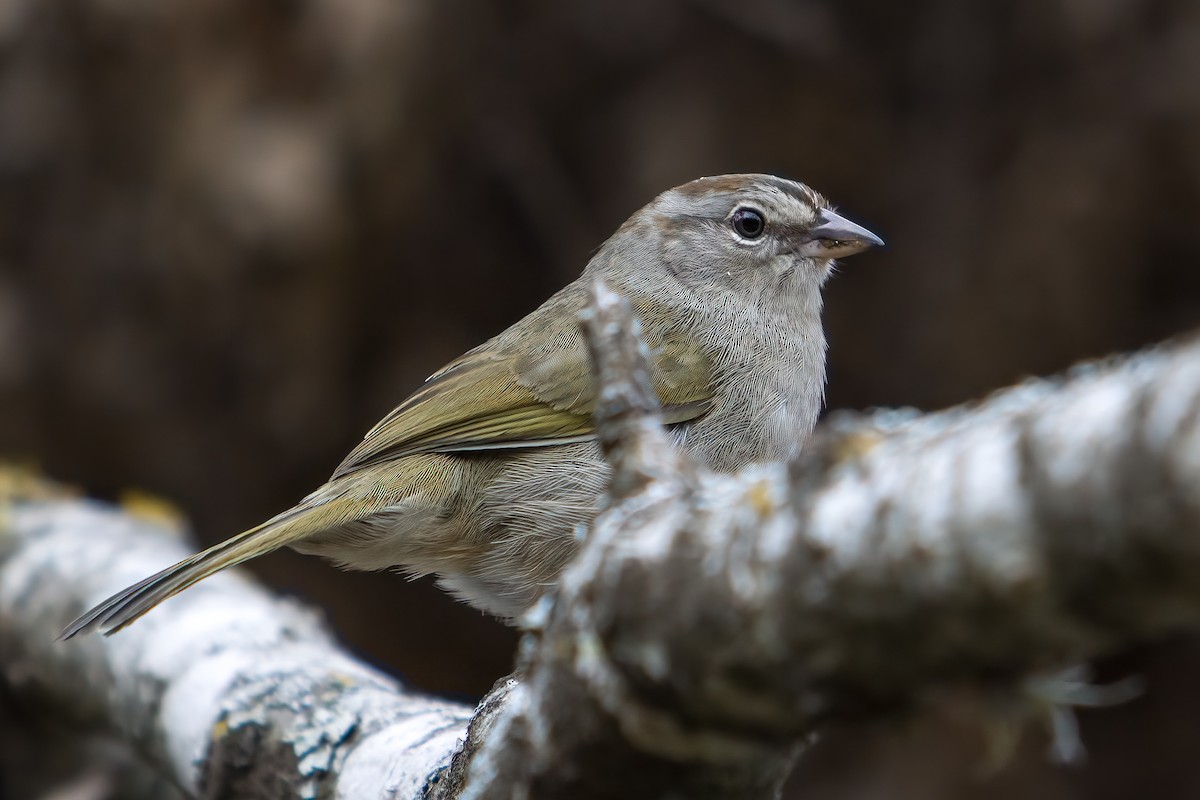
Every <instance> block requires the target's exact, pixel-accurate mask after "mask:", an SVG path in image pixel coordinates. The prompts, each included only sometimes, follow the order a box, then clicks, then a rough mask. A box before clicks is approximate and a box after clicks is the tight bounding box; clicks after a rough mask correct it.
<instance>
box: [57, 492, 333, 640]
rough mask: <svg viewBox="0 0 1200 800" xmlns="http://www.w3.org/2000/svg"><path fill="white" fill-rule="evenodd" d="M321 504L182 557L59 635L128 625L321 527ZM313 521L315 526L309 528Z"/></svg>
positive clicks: (110, 631)
mask: <svg viewBox="0 0 1200 800" xmlns="http://www.w3.org/2000/svg"><path fill="white" fill-rule="evenodd" d="M319 509H320V510H324V509H322V507H321V506H316V507H314V506H304V505H301V506H297V507H296V508H293V509H290V510H288V511H285V512H283V513H282V514H280V515H278V516H276V517H273V518H271V519H269V520H267V521H266V522H264V523H263V524H261V525H259V526H257V527H254V528H251V529H250V530H248V531H246V532H244V533H239V534H238V535H237V536H233V537H230V538H229V539H226V540H225V541H223V542H221V543H220V544H216V545H213V546H212V547H210V548H208V549H207V550H205V551H203V552H200V553H197V554H196V555H194V556H191V557H190V558H185V559H184V560H183V561H180V562H179V563H178V564H176V565H175V566H173V567H167V568H166V569H164V570H163V571H162V572H158V573H156V574H154V575H151V576H150V577H149V578H146V579H145V580H143V581H139V582H137V583H135V584H134V585H133V586H130V587H128V588H127V589H123V590H122V591H120V592H117V593H116V594H114V595H113V596H112V597H110V598H108V599H107V600H105V601H104V602H103V603H101V604H100V605H98V606H96V607H95V608H93V609H92V610H91V611H89V612H87V613H86V614H84V615H83V616H81V617H80V618H79V619H77V620H75V621H74V622H72V623H71V624H70V625H68V626H67V627H66V629H65V630H64V631H63V632H62V635H61V636H60V637H59V638H61V639H70V638H71V637H72V636H78V635H79V634H81V633H91V632H92V631H97V630H98V631H101V632H102V633H103V634H104V635H105V636H109V635H111V634H114V633H116V632H117V631H119V630H121V629H122V628H124V627H125V626H126V625H128V624H130V623H131V622H133V621H134V620H136V619H137V618H138V617H140V616H142V615H143V614H145V613H146V612H147V611H149V610H150V609H152V608H154V607H155V606H156V605H158V604H159V603H161V602H162V601H163V600H166V599H167V598H168V597H173V596H174V595H177V594H179V593H180V592H182V591H183V590H184V589H186V588H188V587H189V586H191V585H192V584H194V583H196V582H198V581H202V580H204V579H205V578H207V577H208V576H209V575H212V574H213V573H215V572H220V571H221V570H223V569H225V568H226V567H232V566H234V565H236V564H241V563H242V562H243V561H249V560H250V559H252V558H254V557H255V556H260V555H265V554H266V553H270V552H272V551H274V550H278V549H279V548H281V547H283V546H284V545H288V544H291V543H293V542H297V541H299V540H300V539H303V538H306V537H307V536H309V535H311V534H313V533H315V532H316V531H317V530H320V529H321V528H323V527H325V524H323V523H325V522H326V520H324V519H314V517H316V518H320V517H323V516H324V515H323V514H320V513H313V512H317V511H318V510H319ZM314 523H315V524H314Z"/></svg>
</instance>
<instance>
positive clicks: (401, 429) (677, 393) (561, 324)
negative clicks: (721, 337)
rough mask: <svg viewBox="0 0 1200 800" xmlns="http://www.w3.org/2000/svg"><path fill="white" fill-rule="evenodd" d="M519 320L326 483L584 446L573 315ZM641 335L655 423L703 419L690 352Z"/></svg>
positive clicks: (583, 385) (460, 362) (585, 407)
mask: <svg viewBox="0 0 1200 800" xmlns="http://www.w3.org/2000/svg"><path fill="white" fill-rule="evenodd" d="M637 305H641V304H637ZM539 311H541V310H540V309H539ZM527 319H528V320H531V321H532V323H533V324H532V326H526V335H525V336H523V337H516V336H513V335H511V334H509V333H508V332H506V333H505V334H501V335H500V336H498V337H496V338H495V339H493V340H491V341H490V342H488V343H486V344H484V345H482V346H481V347H478V348H476V349H475V350H472V351H470V352H468V353H466V354H465V355H463V356H461V357H460V358H458V359H456V360H454V361H452V362H450V363H449V364H448V365H446V366H445V367H444V368H442V369H441V370H439V371H438V372H436V373H434V374H433V375H432V376H431V377H430V378H429V379H428V380H427V381H426V382H425V383H424V385H422V386H421V388H420V389H418V390H417V391H416V392H414V393H413V394H412V395H411V396H410V397H409V398H408V399H407V400H405V401H404V402H403V403H401V404H400V405H399V406H397V407H396V408H395V410H393V411H392V412H391V413H390V414H388V415H387V416H386V417H384V419H383V420H381V421H380V422H379V424H377V425H376V426H375V427H374V428H372V429H371V430H370V432H368V433H367V435H366V437H365V438H364V439H363V441H362V442H361V443H360V444H359V445H358V446H357V447H355V448H354V450H353V451H351V453H350V455H348V456H346V459H345V460H344V461H343V462H342V463H341V464H340V465H339V466H338V468H337V470H336V471H335V472H334V474H333V478H339V477H341V476H343V475H346V474H347V473H350V472H354V471H355V470H358V469H362V468H363V467H366V466H370V465H373V464H379V463H382V462H385V461H390V460H392V459H396V458H401V457H403V456H407V455H411V454H413V453H423V452H442V453H445V452H456V451H472V450H495V449H505V448H519V447H544V446H547V445H555V444H565V443H568V442H577V441H584V440H587V439H591V438H593V436H594V435H595V431H594V428H593V425H592V410H593V408H594V407H595V390H594V388H593V386H592V373H591V366H590V364H589V359H588V352H587V344H586V342H585V341H584V338H583V334H582V332H581V331H580V330H579V325H578V324H577V322H576V320H577V316H576V314H574V313H570V312H569V311H568V312H565V313H564V311H563V310H562V309H559V310H558V311H557V312H556V313H555V312H549V313H544V314H540V315H539V313H538V312H534V314H533V315H530V317H529V318H527ZM531 328H532V329H531ZM644 335H645V339H646V342H647V345H648V346H649V347H650V352H651V359H650V360H651V365H650V366H651V369H650V372H651V380H652V382H653V384H654V388H655V390H656V391H657V393H658V396H659V399H660V402H661V404H662V416H663V421H664V422H667V423H677V422H685V421H687V420H690V419H695V418H697V417H699V416H701V415H703V414H705V413H706V412H707V411H708V410H709V409H710V408H711V406H712V401H713V391H712V367H711V364H710V362H709V360H708V359H707V357H705V355H704V354H703V353H702V352H701V350H700V347H699V345H698V344H697V343H696V342H695V340H694V339H693V338H691V337H690V336H687V335H684V334H681V333H677V332H672V331H665V332H662V331H655V330H653V329H652V328H647V329H646V330H645V334H644Z"/></svg>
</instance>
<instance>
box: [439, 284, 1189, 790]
mask: <svg viewBox="0 0 1200 800" xmlns="http://www.w3.org/2000/svg"><path fill="white" fill-rule="evenodd" d="M595 307H596V311H595V318H594V319H593V322H592V324H591V325H590V327H589V333H590V335H591V336H592V337H593V339H594V343H593V352H594V353H595V354H596V356H597V358H598V362H599V363H598V369H599V372H600V374H601V376H602V377H603V378H604V381H605V383H606V388H605V392H604V394H603V396H602V397H603V398H604V400H605V402H604V403H602V405H601V408H600V409H599V412H598V418H599V423H600V426H601V430H602V431H604V432H605V433H604V437H605V441H606V442H607V443H608V446H609V453H610V456H611V458H612V461H613V465H614V468H615V470H616V477H615V478H614V485H615V486H617V487H618V490H621V489H623V490H624V496H621V497H619V502H618V503H617V504H615V505H613V506H612V507H611V508H609V509H608V510H607V511H606V512H605V513H604V514H603V515H602V516H601V517H600V518H599V519H598V520H597V522H596V524H595V525H594V526H593V529H592V531H591V532H590V534H589V538H588V540H587V542H586V544H585V546H584V548H583V551H582V553H581V554H580V556H579V557H578V558H577V559H576V560H575V561H574V562H573V564H572V565H571V566H570V568H569V569H568V572H567V573H566V575H565V576H564V579H563V581H562V585H561V590H560V593H559V596H558V598H557V602H556V604H555V605H554V606H553V608H550V609H549V610H548V613H547V614H546V620H545V625H544V630H543V631H542V632H541V634H540V635H539V637H538V638H537V640H536V641H531V642H529V643H528V645H527V656H526V660H525V663H524V685H523V686H522V687H521V688H520V690H519V692H520V694H519V697H518V698H516V699H515V701H514V702H510V703H509V704H508V705H507V706H506V707H504V708H503V709H501V710H500V711H499V712H498V718H497V719H496V720H495V721H493V723H492V726H491V727H492V731H491V733H492V735H491V736H489V737H488V738H487V739H486V741H483V742H482V743H479V744H478V750H477V751H476V752H475V754H474V763H472V764H471V765H470V766H469V768H468V767H465V766H462V765H460V769H461V772H462V773H463V775H465V782H466V786H467V787H468V790H467V791H466V792H465V793H464V796H469V797H501V796H508V795H507V791H508V790H507V789H503V790H501V789H494V788H492V784H489V783H488V781H487V780H474V778H476V777H481V776H488V775H505V776H507V778H508V779H509V780H512V781H515V782H516V783H517V784H518V786H519V787H521V790H522V791H524V790H528V791H529V793H530V796H534V797H542V796H546V797H549V796H572V797H599V796H603V795H604V794H605V793H606V792H608V793H611V792H612V790H613V786H614V785H615V783H616V782H622V781H623V782H625V790H624V791H623V792H622V796H624V797H662V796H666V795H667V794H668V792H666V791H664V786H665V785H666V784H668V783H670V782H671V781H677V782H678V783H677V784H676V788H677V787H678V786H679V785H684V786H686V787H687V791H685V792H684V793H685V794H687V795H688V796H711V797H718V796H720V797H732V796H739V797H766V796H770V795H771V794H772V792H773V781H774V780H775V779H777V778H778V777H779V776H781V775H782V774H783V771H784V770H785V769H786V764H787V760H788V756H789V755H790V754H791V753H792V752H794V749H795V747H796V743H797V742H800V741H802V740H803V738H804V737H805V736H806V735H808V734H810V733H812V732H814V731H816V730H817V729H818V727H819V725H820V724H821V723H822V722H824V721H826V720H830V719H832V718H843V719H844V718H849V717H855V716H859V715H863V714H879V713H885V712H890V711H894V710H895V709H897V708H902V707H905V706H908V705H911V704H913V703H914V702H916V701H918V700H919V699H920V698H921V697H922V695H923V694H924V693H925V692H926V691H927V690H928V689H930V688H931V687H934V686H936V685H941V684H946V683H951V682H963V683H971V684H975V685H978V684H979V683H981V682H982V683H985V684H992V683H995V682H996V681H997V680H998V679H999V680H1002V681H1010V682H1014V683H1015V681H1016V680H1017V679H1018V678H1019V677H1021V676H1023V675H1027V674H1029V673H1031V672H1034V671H1038V670H1047V669H1051V668H1056V667H1062V666H1065V665H1069V664H1071V663H1072V662H1076V661H1078V660H1081V659H1084V658H1087V657H1090V656H1094V655H1096V654H1098V653H1102V652H1104V651H1106V650H1109V649H1111V648H1113V647H1116V646H1118V645H1120V644H1122V643H1127V642H1130V641H1133V640H1137V639H1142V638H1145V637H1150V636H1155V635H1159V634H1162V633H1165V632H1168V631H1172V630H1175V629H1179V628H1194V627H1196V626H1197V625H1198V624H1200V342H1197V341H1192V342H1190V343H1188V344H1186V345H1183V346H1179V347H1175V348H1172V349H1161V350H1157V351H1154V352H1150V353H1146V354H1142V355H1138V356H1135V357H1133V358H1130V359H1128V360H1125V361H1114V362H1110V363H1104V364H1095V365H1090V366H1087V367H1084V368H1080V369H1077V370H1076V371H1075V372H1074V373H1072V375H1071V376H1069V378H1068V379H1067V380H1066V381H1037V382H1030V383H1028V384H1026V385H1023V386H1020V387H1016V388H1014V389H1011V390H1009V391H1006V392H1003V393H1000V394H998V395H996V396H995V397H993V398H991V399H990V400H989V401H987V402H986V403H984V404H982V405H980V406H979V407H977V408H973V409H956V410H953V411H949V412H945V413H942V414H935V415H930V416H926V417H919V416H916V415H915V414H905V413H884V414H880V415H877V416H875V417H873V418H861V417H854V416H839V417H837V418H836V419H835V420H833V421H831V422H830V423H828V424H827V425H826V426H825V427H824V429H823V430H822V432H821V435H820V436H819V438H818V440H817V441H816V442H815V444H814V445H813V446H811V447H810V448H809V451H808V452H807V454H806V456H805V458H804V459H802V461H801V462H799V463H798V464H796V465H793V466H792V467H790V468H789V467H787V466H784V465H778V464H775V465H766V466H759V467H751V468H748V469H746V470H744V471H743V472H742V473H741V474H739V475H735V476H726V475H713V474H707V473H704V472H703V471H700V470H696V469H694V468H693V467H690V466H688V465H686V464H683V465H681V466H680V467H679V469H678V470H677V471H675V472H671V471H670V470H668V471H666V472H663V470H662V465H663V464H664V463H668V462H669V461H670V460H671V459H677V460H678V459H680V457H679V456H678V455H674V454H666V453H665V452H664V450H665V449H666V448H667V445H666V443H665V440H664V437H662V435H661V434H660V433H659V432H657V431H655V430H654V429H653V428H652V427H647V426H646V425H644V424H642V422H644V420H645V419H649V418H651V417H652V414H653V411H652V409H651V408H649V407H648V405H647V404H646V403H644V402H642V401H641V400H640V398H644V397H645V392H644V386H643V385H642V384H643V382H644V379H643V378H642V377H641V375H642V370H641V367H640V366H638V365H637V364H636V363H634V364H633V365H632V366H631V365H630V364H629V360H628V357H627V356H628V353H629V348H628V346H627V337H628V336H629V327H628V326H629V325H630V323H629V320H628V314H627V312H623V311H622V310H621V305H620V304H619V303H617V302H616V301H615V299H614V298H612V297H611V296H610V295H607V294H606V293H605V292H603V291H600V292H599V296H598V298H597V299H596V301H595ZM639 403H640V407H639ZM648 476H653V477H648ZM469 746H470V745H469ZM622 764H636V765H637V766H638V772H636V773H635V776H636V777H630V773H629V772H628V771H624V772H622V771H621V767H620V765H622ZM751 776H754V777H755V778H757V780H753V779H751ZM643 778H645V780H643Z"/></svg>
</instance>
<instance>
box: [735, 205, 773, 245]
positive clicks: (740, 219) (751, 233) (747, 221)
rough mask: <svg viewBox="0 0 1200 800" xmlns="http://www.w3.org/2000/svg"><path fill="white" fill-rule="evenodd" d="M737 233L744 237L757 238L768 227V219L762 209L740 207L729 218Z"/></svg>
mask: <svg viewBox="0 0 1200 800" xmlns="http://www.w3.org/2000/svg"><path fill="white" fill-rule="evenodd" d="M729 221H730V222H731V223H732V224H733V229H734V230H735V231H737V235H738V236H741V237H742V238H743V239H757V238H758V237H760V236H762V235H763V231H765V230H766V229H767V221H766V220H765V219H763V215H762V212H761V211H758V210H756V209H753V208H745V207H743V208H739V209H737V210H736V211H734V212H733V216H731V217H730V218H729Z"/></svg>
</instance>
